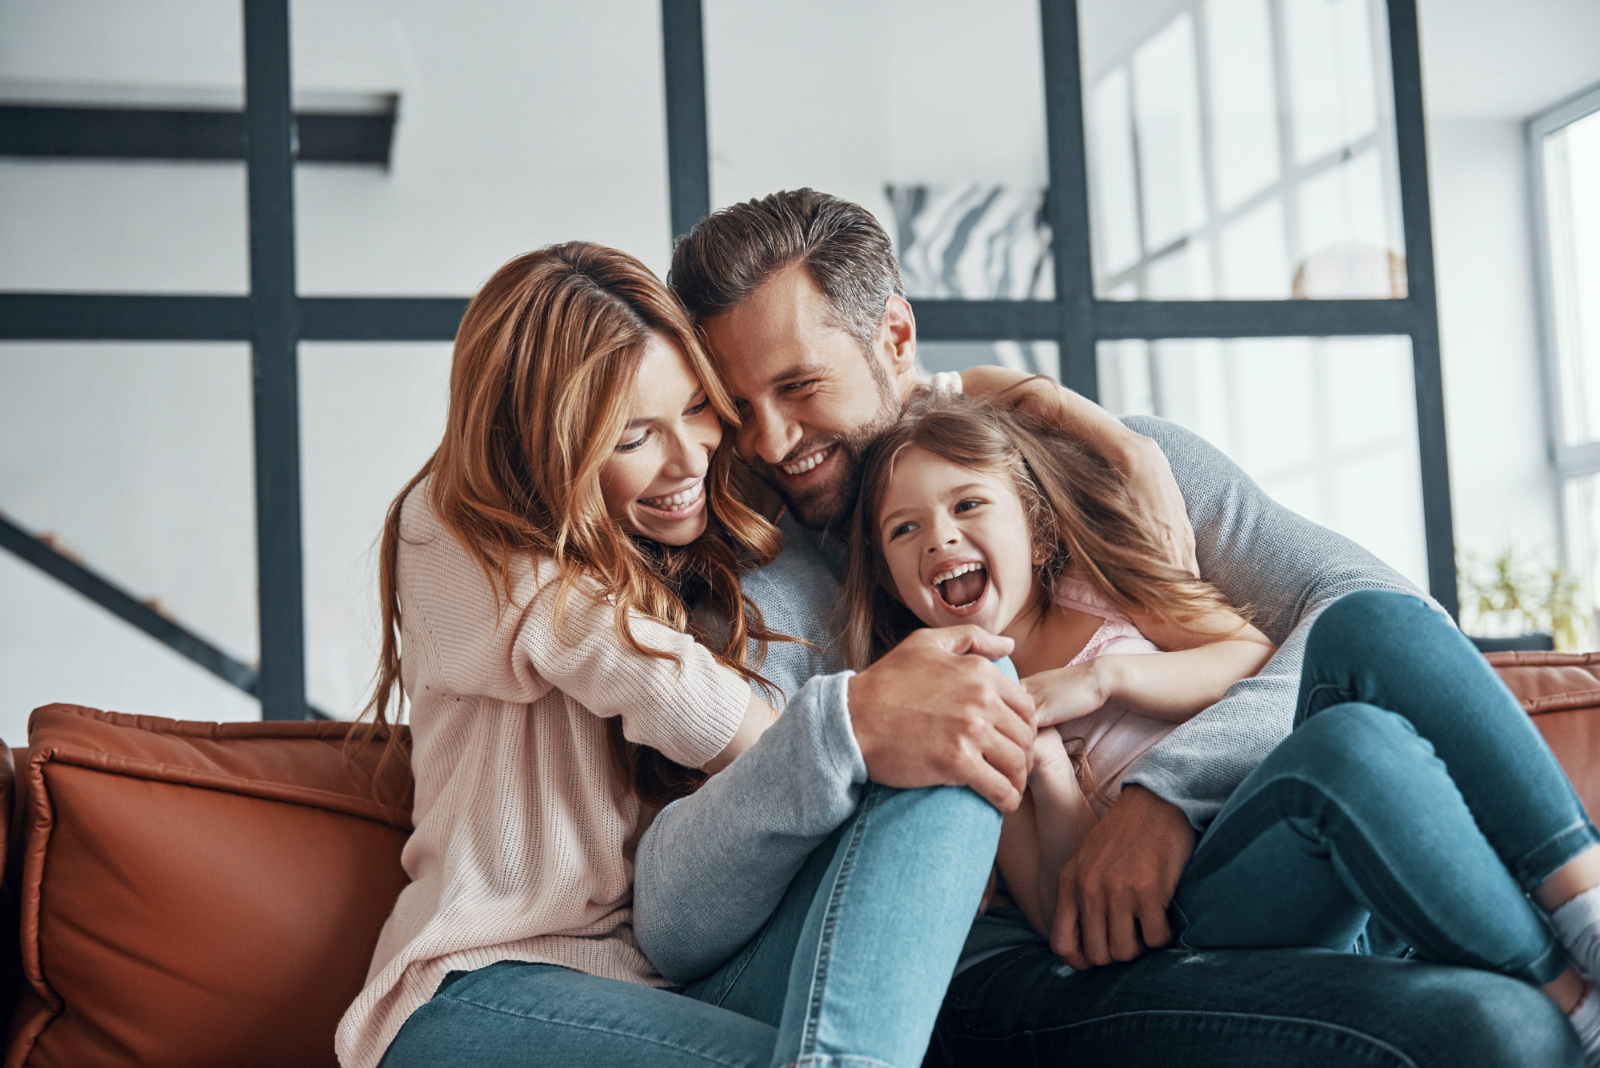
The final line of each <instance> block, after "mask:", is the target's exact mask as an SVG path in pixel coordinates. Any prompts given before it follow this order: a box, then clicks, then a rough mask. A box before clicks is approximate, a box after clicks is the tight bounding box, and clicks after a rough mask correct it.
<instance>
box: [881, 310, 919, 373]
mask: <svg viewBox="0 0 1600 1068" xmlns="http://www.w3.org/2000/svg"><path fill="white" fill-rule="evenodd" d="M878 336H879V341H880V344H881V345H882V346H883V348H884V352H885V355H886V356H887V357H888V359H889V372H890V374H892V375H894V376H895V377H896V378H898V377H900V376H901V375H906V374H911V373H912V372H914V371H915V370H916V366H917V317H916V316H915V315H913V314H912V313H911V305H910V303H908V302H907V301H906V298H904V297H902V296H900V295H898V294H895V293H891V294H889V299H888V300H887V301H886V302H885V303H884V307H883V328H882V329H881V330H880V332H879V335H878Z"/></svg>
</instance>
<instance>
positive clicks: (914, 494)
mask: <svg viewBox="0 0 1600 1068" xmlns="http://www.w3.org/2000/svg"><path fill="white" fill-rule="evenodd" d="M878 514H879V516H880V519H879V522H878V530H877V536H878V539H879V542H878V543H879V545H881V546H882V547H883V555H884V560H885V561H886V562H887V563H888V565H889V574H890V577H891V578H892V579H893V581H894V588H895V592H896V594H897V595H898V596H899V598H900V600H901V601H902V602H903V603H904V604H905V606H906V607H907V608H909V609H910V610H911V611H912V613H913V614H914V615H915V616H916V617H917V618H918V619H920V620H922V621H923V622H924V623H926V624H928V626H930V627H949V626H954V625H956V624H958V623H975V624H977V625H978V626H980V627H982V628H983V629H984V630H987V631H989V632H990V633H993V634H1003V633H1004V632H1005V631H1006V629H1007V628H1009V627H1010V626H1011V625H1012V624H1013V623H1014V622H1015V621H1016V620H1017V619H1018V618H1019V617H1020V616H1022V615H1023V613H1024V612H1026V611H1027V610H1028V609H1029V608H1030V607H1032V605H1033V603H1034V600H1035V596H1036V590H1037V583H1036V582H1035V580H1034V572H1033V568H1034V561H1033V539H1032V538H1031V537H1030V536H1029V530H1028V517H1027V514H1026V512H1025V511H1024V510H1023V506H1022V498H1021V497H1019V496H1018V495H1017V490H1016V487H1015V486H1014V485H1012V482H1011V480H1010V478H1009V477H1007V476H1004V475H999V476H996V475H993V474H990V473H988V472H986V471H982V470H977V469H974V468H970V467H961V466H958V465H956V464H953V463H951V462H950V461H948V460H945V459H943V458H941V457H939V456H935V455H934V454H933V453H931V452H928V451H927V450H926V449H919V448H911V449H907V450H906V451H905V452H904V453H902V454H901V455H900V457H899V459H898V460H897V461H896V462H895V467H894V473H893V476H892V477H891V478H890V480H889V488H888V491H887V492H886V493H885V494H884V498H883V506H882V508H881V509H880V510H879V513H878Z"/></svg>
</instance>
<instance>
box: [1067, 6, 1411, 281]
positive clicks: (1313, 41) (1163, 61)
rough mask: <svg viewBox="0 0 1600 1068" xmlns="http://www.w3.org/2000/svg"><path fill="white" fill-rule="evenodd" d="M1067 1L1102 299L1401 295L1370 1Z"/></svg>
mask: <svg viewBox="0 0 1600 1068" xmlns="http://www.w3.org/2000/svg"><path fill="white" fill-rule="evenodd" d="M1078 9H1079V13H1080V22H1081V30H1082V36H1081V40H1082V51H1083V57H1082V58H1083V78H1084V93H1085V100H1086V105H1085V114H1084V120H1085V126H1086V130H1085V132H1086V140H1087V147H1088V152H1089V185H1090V197H1089V200H1090V223H1091V232H1090V238H1091V244H1092V246H1093V249H1094V263H1095V291H1096V294H1097V295H1098V296H1100V297H1101V298H1102V299H1109V300H1115V299H1140V298H1143V299H1152V300H1178V299H1197V300H1208V299H1219V298H1221V299H1256V300H1263V299H1283V298H1284V297H1289V296H1293V297H1299V298H1307V299H1321V298H1347V297H1376V298H1384V297H1403V296H1405V294H1406V288H1405V258H1404V257H1405V250H1404V242H1403V239H1402V228H1401V221H1400V209H1399V178H1398V169H1397V165H1396V152H1395V132H1394V120H1393V107H1392V94H1391V88H1390V83H1389V56H1388V42H1387V38H1386V35H1385V27H1386V25H1387V22H1386V19H1385V15H1384V6H1383V4H1382V2H1381V0H1131V2H1124V0H1084V2H1083V3H1081V4H1079V8H1078ZM1179 252H1182V253H1183V254H1184V255H1183V258H1180V259H1174V258H1173V257H1174V256H1175V255H1177V254H1178V253H1179ZM1130 284H1131V289H1130V288H1129V287H1130ZM1124 294H1126V296H1124Z"/></svg>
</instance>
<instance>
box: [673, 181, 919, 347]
mask: <svg viewBox="0 0 1600 1068" xmlns="http://www.w3.org/2000/svg"><path fill="white" fill-rule="evenodd" d="M793 263H804V264H805V265H806V270H807V271H808V272H810V274H811V278H812V280H813V281H815V282H816V283H817V288H819V289H821V290H822V293H823V295H824V296H825V297H827V298H828V303H829V304H830V305H832V307H833V312H834V316H835V318H834V324H833V325H835V326H837V327H839V329H841V330H843V331H845V333H847V334H849V335H850V336H851V337H853V338H855V339H856V341H857V342H859V343H860V345H861V347H862V350H863V351H867V350H868V349H870V348H871V346H872V341H873V339H874V338H875V337H876V336H877V333H878V324H879V323H881V322H882V321H883V311H884V304H885V303H887V301H888V300H889V297H890V295H891V294H894V295H898V296H905V288H904V287H903V286H902V285H901V284H900V266H899V264H897V263H896V262H895V258H894V249H893V247H892V246H891V245H890V243H889V235H888V234H887V233H886V232H885V231H884V229H883V227H882V226H880V225H878V220H877V219H874V218H873V217H872V213H871V212H869V211H868V210H867V209H866V208H863V207H862V206H861V205H859V204H853V203H851V202H850V201H848V200H841V199H840V198H838V197H835V196H829V195H828V194H826V193H819V192H817V191H816V190H814V189H791V190H785V191H784V192H781V193H772V194H770V195H768V196H764V197H762V198H761V199H759V200H747V201H745V202H743V203H742V204H734V205H731V206H729V207H726V208H723V209H722V210H721V211H716V212H713V213H712V214H710V215H708V216H706V217H705V218H704V219H701V220H700V221H699V222H698V223H696V224H695V227H694V229H692V230H690V231H689V232H688V233H687V234H685V235H683V237H681V238H679V239H678V244H677V247H676V248H674V249H673V251H672V269H671V270H670V271H669V272H668V273H667V285H668V286H670V287H671V288H672V291H673V292H674V293H676V294H677V296H678V299H679V300H681V301H682V302H683V304H684V306H685V307H686V308H687V309H688V310H689V315H690V316H691V317H692V318H693V319H694V320H695V321H696V322H700V321H703V320H705V319H709V318H712V317H713V316H716V315H720V314H722V313H723V312H727V311H732V310H733V309H734V308H737V307H738V306H739V305H740V304H742V303H743V302H744V301H745V300H746V299H748V298H749V297H750V295H751V294H752V293H754V292H755V291H756V290H757V289H759V288H760V287H761V284H762V283H763V282H765V281H766V280H767V279H768V278H771V277H772V276H773V275H774V274H776V273H777V272H778V271H781V270H783V269H784V268H785V267H788V266H789V265H790V264H793Z"/></svg>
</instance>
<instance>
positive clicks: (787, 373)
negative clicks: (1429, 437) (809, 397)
mask: <svg viewBox="0 0 1600 1068" xmlns="http://www.w3.org/2000/svg"><path fill="white" fill-rule="evenodd" d="M827 370H828V365H827V364H825V363H802V364H800V365H799V366H796V367H789V368H785V369H784V370H782V371H779V372H778V373H777V374H775V375H773V376H772V378H771V380H770V381H771V384H772V385H774V386H776V385H781V384H782V383H784V382H792V381H794V380H795V379H797V378H815V377H816V376H818V375H821V374H825V373H826V372H827Z"/></svg>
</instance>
